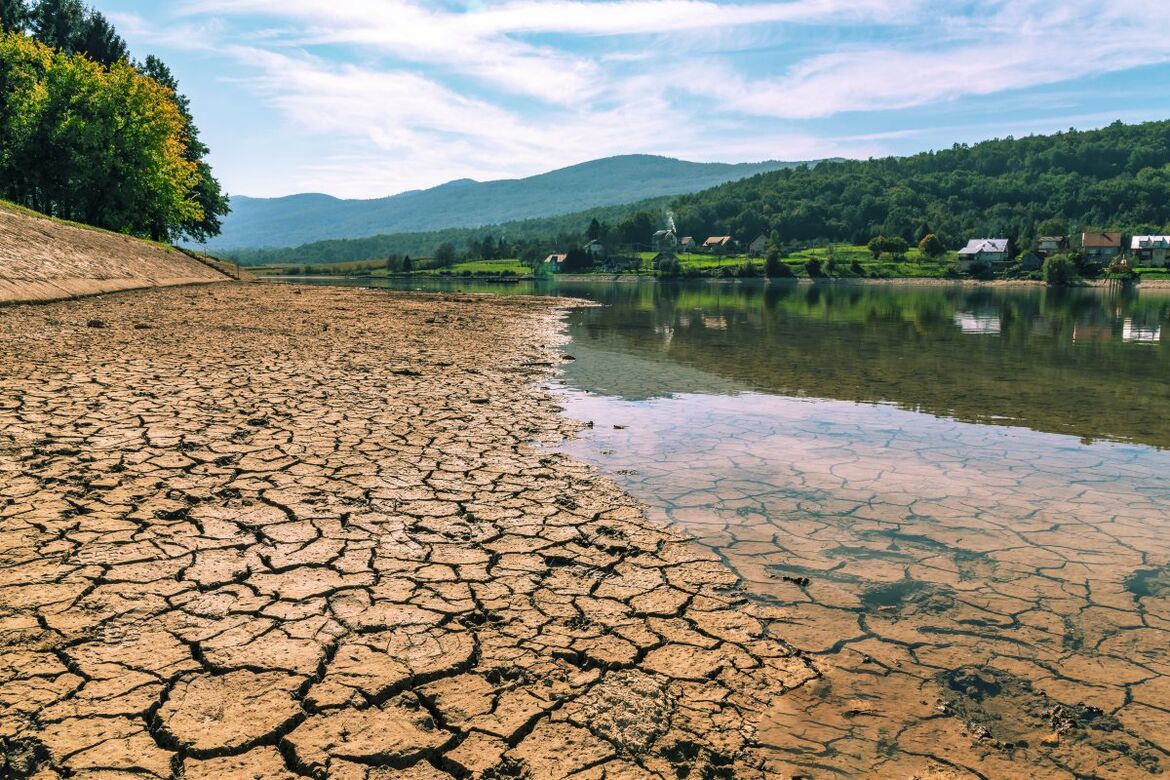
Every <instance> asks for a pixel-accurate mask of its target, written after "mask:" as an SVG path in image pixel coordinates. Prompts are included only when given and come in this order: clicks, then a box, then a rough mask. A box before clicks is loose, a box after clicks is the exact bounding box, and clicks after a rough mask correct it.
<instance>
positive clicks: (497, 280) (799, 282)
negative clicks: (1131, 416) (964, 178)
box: [259, 274, 1170, 293]
mask: <svg viewBox="0 0 1170 780" xmlns="http://www.w3.org/2000/svg"><path fill="white" fill-rule="evenodd" d="M259 279H261V280H262V281H266V282H294V283H295V282H303V281H309V282H329V281H344V282H346V283H352V282H361V281H371V282H373V281H380V280H394V281H398V282H404V281H409V280H412V279H414V280H418V281H419V282H436V281H439V282H445V283H450V284H459V283H460V282H465V283H468V284H491V285H495V286H498V287H499V288H500V292H501V293H506V292H507V290H508V287H509V286H510V285H514V284H519V283H521V282H547V283H550V284H552V283H555V282H574V283H575V282H606V283H613V284H646V283H662V282H666V283H678V282H685V283H706V284H712V285H739V284H757V285H760V284H776V285H784V286H811V285H859V284H860V285H881V286H905V285H911V286H916V287H997V288H998V287H1008V288H1015V287H1018V288H1029V287H1034V288H1045V287H1049V285H1048V284H1046V283H1045V282H1041V281H1036V280H1034V279H943V278H926V277H912V276H906V277H894V278H884V279H862V278H827V277H826V278H819V279H807V278H801V279H764V278H752V279H724V278H717V277H689V278H678V279H663V278H661V277H657V276H643V275H639V274H557V275H556V276H504V277H500V276H439V275H435V274H389V275H385V274H384V275H381V276H370V275H358V276H337V275H330V274H323V275H308V276H304V275H296V276H275V275H268V276H261V277H259ZM1112 284H1115V283H1111V282H1110V281H1109V280H1106V279H1095V280H1084V281H1081V282H1080V283H1078V284H1075V285H1071V286H1070V287H1069V288H1058V287H1054V288H1052V289H1076V288H1094V287H1100V288H1107V287H1110V286H1111V285H1112ZM1131 289H1136V290H1143V289H1148V290H1170V279H1147V280H1144V281H1142V282H1141V283H1139V284H1136V285H1132V286H1131Z"/></svg>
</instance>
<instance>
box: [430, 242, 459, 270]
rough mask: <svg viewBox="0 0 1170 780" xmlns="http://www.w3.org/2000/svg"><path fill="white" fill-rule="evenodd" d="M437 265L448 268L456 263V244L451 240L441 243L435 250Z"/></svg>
mask: <svg viewBox="0 0 1170 780" xmlns="http://www.w3.org/2000/svg"><path fill="white" fill-rule="evenodd" d="M435 265H437V266H438V267H439V268H447V267H448V266H452V265H455V245H454V244H452V243H451V242H450V241H447V242H445V243H442V244H439V248H438V249H436V250H435Z"/></svg>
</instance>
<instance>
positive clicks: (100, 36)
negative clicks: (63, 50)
mask: <svg viewBox="0 0 1170 780" xmlns="http://www.w3.org/2000/svg"><path fill="white" fill-rule="evenodd" d="M75 46H76V48H77V53H78V54H84V55H86V56H87V57H89V58H90V59H92V60H95V61H97V62H100V63H101V64H103V65H113V64H114V63H115V62H124V61H126V60H129V59H130V50H129V49H128V48H127V47H126V42H125V41H124V40H122V38H121V36H119V35H118V33H117V32H116V31H115V30H114V27H113V25H111V24H110V23H109V22H108V21H107V20H106V17H105V16H103V15H102V14H100V13H97V12H96V11H94V12H91V13H90V14H88V16H87V17H86V18H85V21H84V22H83V23H82V28H81V30H80V31H79V35H78V38H77V41H76V42H75Z"/></svg>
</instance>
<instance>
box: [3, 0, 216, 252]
mask: <svg viewBox="0 0 1170 780" xmlns="http://www.w3.org/2000/svg"><path fill="white" fill-rule="evenodd" d="M207 154H208V149H207V147H206V145H204V144H203V143H202V141H200V139H199V131H198V128H197V127H196V126H195V122H194V118H193V117H192V115H191V111H190V106H189V103H188V100H187V98H186V97H185V96H183V95H181V94H179V92H178V84H177V82H176V81H175V79H174V76H173V75H172V73H171V71H170V70H169V69H168V68H167V66H166V65H165V64H164V63H163V62H162V61H160V60H159V59H157V58H155V57H147V58H146V59H145V60H144V61H142V62H136V61H132V60H131V59H130V54H129V50H128V48H127V46H126V43H125V41H123V40H122V38H121V37H120V36H119V35H118V33H117V31H116V30H115V29H114V27H113V26H112V25H111V24H110V23H109V22H108V21H107V20H106V18H105V17H104V16H103V15H102V14H100V13H98V12H96V11H92V10H90V9H88V8H86V7H85V6H83V5H82V4H81V2H80V0H40V1H39V2H36V3H34V4H32V5H27V4H26V3H24V2H23V1H22V0H0V198H4V199H6V200H10V201H14V202H16V203H19V204H21V205H23V206H27V207H29V208H32V209H35V210H37V211H40V212H42V213H44V214H48V215H50V216H54V217H60V218H63V219H69V220H74V221H77V222H84V223H87V224H90V225H95V226H97V227H101V228H106V229H108V230H114V231H118V232H122V233H129V234H133V235H138V236H143V237H148V238H152V239H155V240H158V241H171V240H176V239H178V238H180V237H182V236H186V237H189V238H191V239H193V240H196V241H200V240H204V239H206V238H208V237H210V236H213V235H217V234H218V233H219V230H220V218H221V217H222V216H223V215H225V214H227V212H228V202H227V198H226V197H225V196H224V194H223V193H222V191H221V188H220V185H219V182H218V181H216V179H215V177H214V175H213V174H212V170H211V168H210V166H209V165H208V164H207V162H206V157H207Z"/></svg>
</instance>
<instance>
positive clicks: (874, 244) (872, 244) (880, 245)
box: [865, 236, 886, 260]
mask: <svg viewBox="0 0 1170 780" xmlns="http://www.w3.org/2000/svg"><path fill="white" fill-rule="evenodd" d="M865 246H866V248H868V249H869V253H870V254H871V255H873V259H874V260H878V259H880V258H881V256H882V252H885V251H886V237H885V236H874V237H873V238H871V239H870V240H869V243H868V244H866V245H865Z"/></svg>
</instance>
